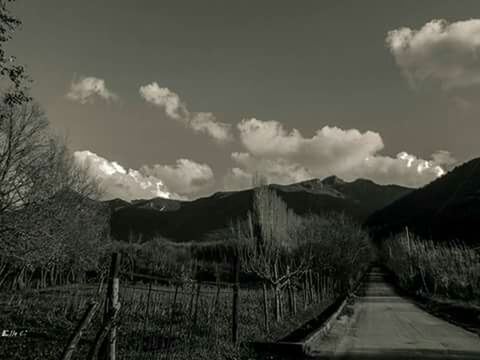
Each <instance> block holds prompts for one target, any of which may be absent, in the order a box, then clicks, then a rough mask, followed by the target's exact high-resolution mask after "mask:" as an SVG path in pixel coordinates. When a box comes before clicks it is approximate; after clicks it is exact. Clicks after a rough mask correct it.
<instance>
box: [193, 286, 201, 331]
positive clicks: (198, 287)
mask: <svg viewBox="0 0 480 360" xmlns="http://www.w3.org/2000/svg"><path fill="white" fill-rule="evenodd" d="M200 290H201V284H200V281H199V282H197V292H196V294H195V308H194V309H193V322H192V323H193V325H194V326H195V325H197V316H198V301H199V299H200Z"/></svg>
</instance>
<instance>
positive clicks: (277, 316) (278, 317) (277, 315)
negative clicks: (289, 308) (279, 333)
mask: <svg viewBox="0 0 480 360" xmlns="http://www.w3.org/2000/svg"><path fill="white" fill-rule="evenodd" d="M273 271H274V282H275V286H274V291H275V296H274V298H275V321H277V322H278V321H280V320H281V315H280V284H278V283H277V281H278V264H277V262H275V264H274V266H273Z"/></svg>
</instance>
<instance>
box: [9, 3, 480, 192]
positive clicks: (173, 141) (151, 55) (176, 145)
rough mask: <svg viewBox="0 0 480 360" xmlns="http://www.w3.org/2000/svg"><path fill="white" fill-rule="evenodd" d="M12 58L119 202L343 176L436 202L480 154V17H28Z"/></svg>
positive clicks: (157, 6)
mask: <svg viewBox="0 0 480 360" xmlns="http://www.w3.org/2000/svg"><path fill="white" fill-rule="evenodd" d="M12 12H13V13H14V14H15V15H16V16H18V17H19V18H20V19H21V20H22V21H23V25H22V28H21V29H20V30H19V31H18V32H17V33H16V34H15V37H14V38H13V40H11V42H10V44H9V46H8V51H9V53H11V54H12V55H15V56H16V57H17V59H18V61H19V62H20V63H22V64H24V65H25V66H26V68H27V71H28V73H29V74H30V76H31V78H32V80H33V83H32V86H31V87H32V95H33V96H34V98H35V100H36V101H37V102H38V103H40V105H41V106H42V108H43V109H44V111H45V112H46V114H47V115H48V118H49V120H50V123H51V126H52V128H53V129H54V131H56V132H58V133H60V134H64V135H66V136H67V138H68V141H69V145H70V147H71V148H72V150H73V151H75V157H76V159H77V161H78V162H79V163H80V164H82V165H85V166H88V168H89V171H90V172H91V173H92V175H94V176H96V177H98V179H99V180H100V181H101V182H102V186H103V187H104V190H105V197H106V198H113V197H120V198H124V199H126V200H132V199H137V198H151V197H154V196H164V197H171V198H180V199H194V198H197V197H200V196H206V195H208V194H211V193H213V192H215V191H223V190H237V189H243V188H247V187H249V186H250V185H251V182H252V176H253V175H254V174H260V175H262V176H263V177H265V178H266V179H267V180H268V181H269V182H272V183H282V184H285V183H293V182H297V181H302V180H306V179H309V178H323V177H326V176H329V175H337V176H339V177H341V178H343V179H345V180H348V181H350V180H353V179H356V178H359V177H361V178H368V179H371V180H373V181H375V182H377V183H380V184H390V183H392V184H400V185H404V186H410V187H419V186H423V185H425V184H426V183H428V182H430V181H432V180H434V179H435V178H437V177H438V176H442V175H443V174H444V173H445V172H447V171H448V170H449V169H451V168H452V167H453V166H455V165H457V164H459V163H462V162H464V161H466V160H469V159H472V158H474V157H478V156H479V153H480V142H479V141H478V137H479V136H478V135H479V134H480V118H479V115H480V105H478V104H479V103H480V102H479V101H478V100H479V98H480V95H479V90H480V2H479V1H477V0H472V1H470V0H463V1H461V2H459V1H458V0H452V1H447V0H442V1H437V0H424V1H401V2H399V1H384V0H378V1H374V0H364V1H342V0H335V1H329V0H323V1H308V0H302V1H298V2H293V1H281V0H276V1H270V0H262V1H248V0H244V1H227V0H222V1H213V0H203V1H193V0H190V1H185V0H176V1H163V0H162V1H123V0H115V1H113V0H104V1H98V2H94V1H73V0H42V1H28V2H27V1H26V0H17V1H16V3H14V5H13V6H12Z"/></svg>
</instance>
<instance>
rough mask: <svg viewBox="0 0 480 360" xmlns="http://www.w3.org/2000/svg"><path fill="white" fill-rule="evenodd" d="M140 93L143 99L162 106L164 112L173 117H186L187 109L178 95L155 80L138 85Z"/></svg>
mask: <svg viewBox="0 0 480 360" xmlns="http://www.w3.org/2000/svg"><path fill="white" fill-rule="evenodd" d="M140 95H141V96H142V97H143V98H144V99H145V101H147V102H149V103H151V104H154V105H157V106H159V107H161V108H164V110H165V113H166V114H167V115H168V116H169V117H171V118H173V119H177V120H178V119H183V118H186V117H188V111H187V109H186V106H185V104H184V103H182V102H181V100H180V97H179V96H178V95H177V94H176V93H174V92H173V91H171V90H170V89H169V88H161V87H159V86H158V84H157V83H156V82H154V83H151V84H148V85H145V86H140Z"/></svg>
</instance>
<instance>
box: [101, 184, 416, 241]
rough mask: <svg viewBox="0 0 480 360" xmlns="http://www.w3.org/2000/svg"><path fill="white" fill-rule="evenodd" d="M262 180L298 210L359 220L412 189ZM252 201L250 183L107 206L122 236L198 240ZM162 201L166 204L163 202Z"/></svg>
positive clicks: (118, 235) (113, 225)
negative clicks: (233, 188)
mask: <svg viewBox="0 0 480 360" xmlns="http://www.w3.org/2000/svg"><path fill="white" fill-rule="evenodd" d="M359 180H360V181H359ZM268 186H269V187H270V188H271V189H274V190H275V191H276V192H277V194H278V195H279V196H280V197H281V198H282V199H283V200H284V201H285V202H286V203H287V206H288V207H290V208H291V209H292V210H293V211H295V212H296V213H298V214H300V215H301V214H306V213H314V214H321V213H323V212H329V211H340V212H345V213H346V214H347V215H350V216H352V217H354V218H355V219H357V220H358V221H360V222H363V221H364V220H365V219H366V218H367V217H368V215H370V214H371V213H373V211H375V210H378V209H379V208H381V207H383V206H385V205H386V204H389V203H390V202H392V201H394V200H395V199H397V198H399V197H401V196H403V195H405V194H407V193H409V192H411V191H412V189H410V188H406V187H402V186H398V185H379V184H376V183H374V182H373V181H370V180H361V179H357V180H355V181H351V182H346V181H344V180H342V179H340V178H338V177H333V176H330V177H327V178H324V179H323V180H320V179H310V180H306V181H302V182H299V183H294V184H289V185H279V184H271V185H268ZM252 202H253V189H246V190H241V191H229V192H217V193H215V194H212V195H210V196H207V197H203V198H199V199H196V200H192V201H181V200H172V199H163V198H154V199H150V200H141V201H135V200H134V201H132V204H131V205H130V206H124V207H121V208H118V209H117V210H115V211H113V213H112V220H111V228H112V234H113V236H114V237H115V238H118V239H123V240H127V238H128V237H129V236H136V237H137V238H139V239H140V240H139V241H145V240H147V239H150V238H153V237H155V236H163V237H167V238H170V239H172V240H175V241H197V240H202V239H204V237H205V236H206V235H207V234H208V233H211V232H212V231H216V230H220V229H224V228H226V227H227V226H228V224H229V222H230V221H231V219H234V218H237V217H239V216H244V215H245V214H246V213H247V211H248V210H249V209H250V208H251V205H252ZM166 205H168V207H164V206H166ZM132 234H134V235H132ZM135 234H136V235H135Z"/></svg>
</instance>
